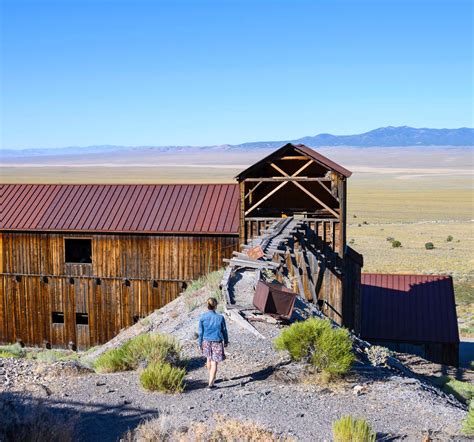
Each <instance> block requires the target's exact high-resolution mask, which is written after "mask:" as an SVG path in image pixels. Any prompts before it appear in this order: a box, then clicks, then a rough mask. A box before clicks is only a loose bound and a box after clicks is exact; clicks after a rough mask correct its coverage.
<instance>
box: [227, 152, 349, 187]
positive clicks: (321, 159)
mask: <svg viewBox="0 0 474 442" xmlns="http://www.w3.org/2000/svg"><path fill="white" fill-rule="evenodd" d="M291 150H293V151H296V152H299V153H301V154H303V155H305V156H307V157H308V158H310V159H312V160H314V161H316V163H319V164H321V165H323V166H324V167H326V168H327V169H328V170H332V171H334V172H337V173H339V174H341V175H342V176H345V177H346V178H349V177H350V176H351V175H352V172H351V171H349V170H347V169H346V168H345V167H342V166H341V165H340V164H337V163H335V162H334V161H332V160H330V159H329V158H327V157H325V156H324V155H321V154H320V153H319V152H316V151H315V150H313V149H311V148H310V147H308V146H305V145H304V144H296V145H295V144H291V143H288V144H285V145H284V146H282V147H280V148H279V149H277V150H275V151H274V152H272V153H271V154H270V155H268V156H266V157H265V158H263V159H261V160H260V161H258V162H256V163H255V164H253V165H252V166H250V167H248V168H247V169H245V170H244V171H242V172H240V173H239V174H238V175H237V176H236V178H237V180H239V181H242V180H243V179H245V178H246V177H247V176H248V175H249V174H250V173H251V172H253V171H254V170H255V169H258V168H259V167H261V166H262V164H265V163H268V162H269V161H270V160H272V159H274V158H278V157H281V156H283V155H284V154H285V153H286V152H288V151H291Z"/></svg>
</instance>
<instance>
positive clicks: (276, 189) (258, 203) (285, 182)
mask: <svg viewBox="0 0 474 442" xmlns="http://www.w3.org/2000/svg"><path fill="white" fill-rule="evenodd" d="M285 184H288V181H283V183H281V184H279V185H278V186H277V187H275V188H274V189H273V190H272V191H271V192H270V193H267V194H266V195H265V196H264V197H263V198H261V199H260V200H259V201H258V202H257V203H255V204H254V205H253V206H252V207H251V208H250V209H248V210H246V211H245V216H247V215H248V214H249V213H250V212H251V211H252V210H253V209H255V208H256V207H258V206H259V205H260V204H262V203H263V202H264V201H265V200H267V199H268V198H270V197H271V196H272V195H273V194H274V193H275V192H276V191H278V190H279V189H281V188H282V187H283V186H284V185H285Z"/></svg>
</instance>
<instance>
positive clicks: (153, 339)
mask: <svg viewBox="0 0 474 442" xmlns="http://www.w3.org/2000/svg"><path fill="white" fill-rule="evenodd" d="M180 353H181V347H180V345H179V343H178V342H177V341H176V339H174V338H173V337H172V336H167V335H162V334H143V335H139V336H136V337H135V338H133V339H130V341H128V342H126V343H125V344H123V345H122V346H121V347H119V348H115V349H112V350H108V351H106V352H105V353H104V354H102V355H101V356H99V357H98V358H97V360H96V361H95V362H94V368H95V370H96V371H98V372H99V373H112V372H116V371H126V370H135V369H137V368H138V366H139V365H140V363H142V362H167V363H170V364H178V363H179V362H180Z"/></svg>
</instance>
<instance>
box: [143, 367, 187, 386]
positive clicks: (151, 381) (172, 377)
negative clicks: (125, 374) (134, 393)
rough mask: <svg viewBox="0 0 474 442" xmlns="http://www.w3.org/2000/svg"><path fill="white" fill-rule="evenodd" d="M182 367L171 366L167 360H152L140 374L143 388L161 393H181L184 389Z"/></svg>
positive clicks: (184, 371)
mask: <svg viewBox="0 0 474 442" xmlns="http://www.w3.org/2000/svg"><path fill="white" fill-rule="evenodd" d="M185 375H186V370H185V369H184V368H177V367H173V366H172V365H171V364H168V363H167V362H152V363H151V364H149V365H148V366H147V367H146V368H145V370H143V372H142V373H141V375H140V382H141V384H142V386H143V388H146V389H147V390H151V391H161V392H162V393H181V392H182V391H183V390H184V387H185V385H184V376H185Z"/></svg>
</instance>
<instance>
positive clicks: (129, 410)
mask: <svg viewBox="0 0 474 442" xmlns="http://www.w3.org/2000/svg"><path fill="white" fill-rule="evenodd" d="M0 412H1V417H0V440H2V441H4V440H5V442H14V441H16V440H18V436H19V434H20V432H21V431H34V429H35V426H36V425H37V424H38V423H41V422H38V421H40V420H41V419H45V418H46V417H48V416H52V419H53V422H54V423H55V424H58V423H61V424H64V425H66V426H71V427H73V433H74V440H77V441H82V440H87V441H101V442H109V441H110V442H112V441H114V442H115V441H117V440H118V439H119V438H120V437H121V436H122V435H123V434H124V433H126V432H127V430H129V429H132V428H135V427H136V426H137V425H138V424H139V423H140V422H141V421H142V420H143V419H146V418H151V417H156V416H157V410H156V409H146V408H137V407H134V406H132V405H130V404H127V403H124V404H122V405H116V406H113V405H110V404H102V403H88V402H79V401H67V400H65V399H61V400H57V399H52V398H42V399H38V398H34V397H32V396H30V395H28V394H20V393H13V392H6V393H1V394H0ZM50 419H51V418H50ZM86 434H87V437H86V436H85V435H86Z"/></svg>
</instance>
